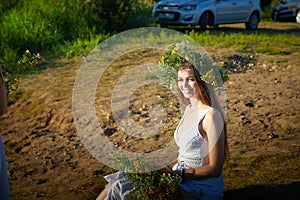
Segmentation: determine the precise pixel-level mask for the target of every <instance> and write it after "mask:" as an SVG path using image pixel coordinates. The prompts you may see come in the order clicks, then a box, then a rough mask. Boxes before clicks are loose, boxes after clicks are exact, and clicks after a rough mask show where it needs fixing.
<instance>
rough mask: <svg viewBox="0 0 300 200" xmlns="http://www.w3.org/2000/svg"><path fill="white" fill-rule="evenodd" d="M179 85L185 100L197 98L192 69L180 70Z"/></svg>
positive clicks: (178, 75)
mask: <svg viewBox="0 0 300 200" xmlns="http://www.w3.org/2000/svg"><path fill="white" fill-rule="evenodd" d="M177 84H178V87H179V89H180V91H181V92H182V94H183V96H184V97H185V98H188V99H190V98H196V87H197V83H196V79H195V77H194V75H193V73H192V71H191V70H190V69H183V70H179V71H178V74H177Z"/></svg>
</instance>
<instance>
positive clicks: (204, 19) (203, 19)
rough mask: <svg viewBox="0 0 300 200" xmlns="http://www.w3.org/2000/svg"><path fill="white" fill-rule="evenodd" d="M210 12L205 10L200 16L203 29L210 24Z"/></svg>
mask: <svg viewBox="0 0 300 200" xmlns="http://www.w3.org/2000/svg"><path fill="white" fill-rule="evenodd" d="M208 20H209V14H208V12H204V13H203V14H202V16H201V18H200V21H199V25H200V29H201V30H202V31H205V30H206V28H207V25H208Z"/></svg>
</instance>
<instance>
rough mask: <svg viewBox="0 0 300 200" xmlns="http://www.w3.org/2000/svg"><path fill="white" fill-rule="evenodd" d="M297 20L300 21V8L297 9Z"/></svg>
mask: <svg viewBox="0 0 300 200" xmlns="http://www.w3.org/2000/svg"><path fill="white" fill-rule="evenodd" d="M296 22H297V23H300V10H298V11H297V15H296Z"/></svg>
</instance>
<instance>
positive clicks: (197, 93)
mask: <svg viewBox="0 0 300 200" xmlns="http://www.w3.org/2000/svg"><path fill="white" fill-rule="evenodd" d="M176 82H177V90H178V94H179V98H180V99H181V101H182V103H183V104H184V105H185V106H186V109H185V112H184V114H183V116H182V118H181V120H180V122H179V124H178V126H177V128H176V131H175V133H174V139H175V142H176V144H177V145H178V147H179V151H178V152H179V154H178V159H177V160H176V161H175V162H174V163H173V164H174V165H173V166H172V170H173V171H172V173H176V174H181V176H182V180H183V181H182V183H181V185H180V188H181V191H182V195H183V199H188V200H191V199H201V200H206V199H207V200H214V199H222V196H223V174H222V168H223V164H224V161H225V159H226V156H227V138H226V125H225V122H224V118H223V115H222V113H221V112H220V111H219V110H218V108H214V107H213V102H214V99H213V98H214V96H213V95H212V93H211V92H210V91H212V90H210V89H209V87H211V86H210V85H209V84H207V83H206V82H204V81H203V80H202V79H201V74H200V73H199V72H198V70H197V69H196V68H195V67H194V66H193V65H192V64H190V63H188V62H184V63H183V64H182V66H181V67H179V69H178V71H177V80H176ZM216 107H218V106H216Z"/></svg>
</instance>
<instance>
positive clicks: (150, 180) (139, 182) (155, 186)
mask: <svg viewBox="0 0 300 200" xmlns="http://www.w3.org/2000/svg"><path fill="white" fill-rule="evenodd" d="M153 159H154V160H153ZM112 160H113V163H112V165H113V166H114V167H116V168H118V169H121V171H123V172H124V176H125V178H126V179H127V180H129V181H130V182H132V186H133V188H134V189H133V190H132V191H131V192H130V194H129V196H127V197H126V199H128V200H141V199H143V200H179V199H181V198H180V197H181V196H180V195H181V192H180V188H179V185H180V183H181V176H180V175H174V174H170V173H168V172H167V170H165V169H164V168H163V169H157V170H150V169H151V168H152V167H153V163H156V164H157V162H156V161H155V158H152V159H151V160H150V159H143V158H141V157H137V158H135V159H133V160H130V159H128V158H127V157H123V156H121V158H120V157H119V156H115V157H114V159H112ZM156 164H155V165H156ZM120 165H122V166H120ZM156 166H157V165H156ZM149 167H150V168H149Z"/></svg>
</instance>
